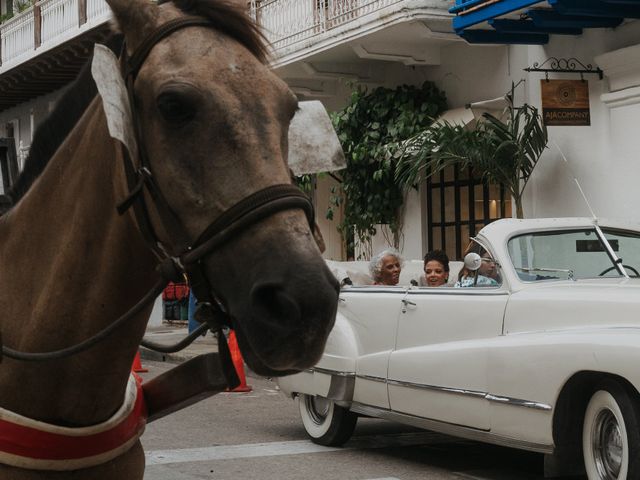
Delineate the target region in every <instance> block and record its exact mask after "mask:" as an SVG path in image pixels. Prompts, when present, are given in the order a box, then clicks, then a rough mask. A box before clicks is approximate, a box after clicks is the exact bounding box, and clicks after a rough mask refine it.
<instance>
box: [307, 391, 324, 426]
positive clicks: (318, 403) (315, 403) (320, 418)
mask: <svg viewBox="0 0 640 480" xmlns="http://www.w3.org/2000/svg"><path fill="white" fill-rule="evenodd" d="M304 401H305V404H306V407H307V411H308V412H309V415H310V416H311V419H312V420H313V421H314V423H316V424H317V425H320V424H322V423H323V422H324V421H325V420H326V418H327V415H329V408H330V407H331V402H330V401H329V400H327V399H326V398H322V397H312V396H310V395H305V397H304Z"/></svg>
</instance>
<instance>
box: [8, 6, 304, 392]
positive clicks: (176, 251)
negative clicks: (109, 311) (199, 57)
mask: <svg viewBox="0 0 640 480" xmlns="http://www.w3.org/2000/svg"><path fill="white" fill-rule="evenodd" d="M187 27H207V28H214V26H213V25H212V24H211V22H209V21H208V20H206V19H203V18H200V17H181V18H177V19H174V20H170V21H168V22H166V23H164V24H163V25H161V26H160V27H158V28H156V29H155V30H154V31H153V32H151V33H150V34H149V35H148V36H147V37H146V38H145V39H144V40H143V41H142V43H141V44H140V45H139V46H138V48H137V49H136V51H135V52H134V53H133V54H132V55H131V56H130V57H128V56H127V55H126V47H123V58H122V65H123V76H124V78H125V83H126V86H127V91H128V95H129V102H130V105H131V111H132V115H133V126H134V129H135V135H136V138H137V144H138V152H131V153H132V155H137V156H138V163H139V164H138V165H136V164H135V163H134V160H133V159H132V158H131V155H130V154H129V152H128V150H127V149H126V148H124V147H123V146H122V145H121V150H122V157H123V160H124V170H125V174H126V179H127V184H128V188H129V194H128V196H127V198H126V199H125V200H124V201H122V202H121V203H120V204H119V205H118V207H117V209H118V212H119V213H120V214H121V215H122V214H124V213H125V212H126V211H127V210H128V209H129V208H133V210H134V217H135V221H136V223H137V225H138V228H139V230H140V232H141V233H142V235H143V237H144V239H145V241H146V243H147V244H148V246H149V248H150V249H151V251H152V252H154V254H155V255H156V256H157V258H158V259H159V265H158V270H159V272H160V273H161V275H162V280H160V281H159V282H158V283H157V284H156V285H155V286H154V288H153V289H152V290H151V291H150V292H149V293H147V295H145V297H144V298H143V299H142V300H140V301H139V302H138V303H137V304H136V305H135V306H134V307H133V308H132V309H130V310H129V311H128V312H126V313H125V314H124V315H123V316H122V317H120V318H119V319H118V320H116V321H115V322H113V323H112V324H111V325H109V326H108V327H106V328H105V329H104V330H103V331H101V332H99V333H98V334H96V335H94V336H93V337H91V338H89V339H87V340H85V341H83V342H81V343H79V344H77V345H74V346H72V347H69V348H66V349H63V350H58V351H55V352H46V353H25V352H17V351H15V350H12V349H9V348H7V347H4V346H3V347H2V351H3V353H4V354H5V355H7V356H9V357H11V358H15V359H18V360H27V361H39V360H50V359H52V358H62V357H65V356H69V355H72V354H75V353H78V352H80V351H83V350H86V349H87V348H89V347H91V346H93V345H95V344H96V343H98V342H99V341H100V340H102V339H103V338H104V337H106V336H107V335H109V334H110V333H111V332H113V331H114V330H115V329H117V328H118V327H119V326H120V325H122V324H123V323H125V322H126V321H128V320H129V319H130V318H132V317H133V316H135V315H136V314H137V313H139V312H140V311H142V310H143V309H144V307H145V306H146V305H148V304H149V303H151V302H152V301H153V300H155V298H156V297H157V296H158V295H159V293H160V292H161V291H162V289H164V287H165V286H166V284H167V283H168V282H169V281H181V280H182V278H183V275H186V276H187V277H188V278H189V283H190V286H191V288H192V290H193V292H194V294H195V296H196V298H197V299H198V303H199V305H200V308H199V311H198V312H197V318H198V319H199V320H200V321H203V322H206V323H207V324H208V327H209V328H210V329H212V330H214V331H220V330H221V328H222V326H223V325H228V326H231V318H230V316H229V315H228V314H227V313H226V312H225V311H224V307H223V306H222V305H221V304H220V302H219V300H218V299H217V298H216V297H215V295H214V294H213V293H212V292H214V289H213V286H212V285H211V283H210V281H209V280H208V278H207V276H206V274H205V272H204V269H203V265H202V260H203V259H204V257H206V256H207V255H208V254H210V253H211V252H212V251H213V250H215V249H217V248H219V247H220V246H222V245H223V244H225V243H226V242H228V241H229V240H230V239H231V238H233V237H234V236H235V235H237V234H238V233H240V232H241V231H243V230H244V229H246V228H248V227H250V226H251V225H254V224H256V223H257V222H259V221H261V220H263V219H265V218H267V217H269V216H271V215H273V214H275V213H278V212H281V211H284V210H291V209H302V210H304V212H305V214H306V217H307V220H308V222H309V225H310V227H311V229H312V230H313V228H314V224H315V221H314V211H313V205H312V203H311V201H310V200H309V198H308V197H307V196H306V195H305V194H304V193H303V192H302V191H300V189H299V188H297V187H295V186H294V185H292V184H280V185H272V186H269V187H267V188H264V189H262V190H259V191H256V192H254V193H253V194H251V195H249V196H248V197H246V198H244V199H243V200H241V201H239V202H238V203H237V204H235V205H233V206H232V207H231V208H229V209H228V210H226V211H225V212H223V213H222V214H221V215H220V216H219V217H218V218H217V219H215V220H214V221H212V222H211V224H210V225H209V226H208V227H207V228H205V229H204V231H203V232H202V233H201V234H200V236H199V237H198V238H197V239H196V240H195V241H192V240H191V239H190V237H189V235H188V234H187V232H186V229H185V228H184V225H183V224H182V222H181V220H180V218H179V217H178V216H177V215H176V213H175V212H174V210H173V209H172V208H171V206H170V204H169V202H168V201H167V200H166V198H165V196H164V195H163V193H162V191H161V189H160V188H159V185H158V183H157V182H156V180H155V178H154V176H153V173H152V169H151V165H150V162H149V157H148V153H147V149H146V148H145V144H144V141H143V138H142V128H141V127H142V125H141V119H140V116H139V115H136V111H135V108H134V106H135V103H134V100H135V99H134V83H135V80H136V77H137V75H138V73H139V71H140V69H141V68H142V65H143V63H144V61H145V60H146V58H147V56H148V55H149V53H150V52H151V50H152V49H153V47H154V46H155V45H156V44H157V43H158V42H159V41H161V40H162V39H164V38H166V37H167V36H169V35H171V34H172V33H174V32H176V31H178V30H181V29H183V28H187ZM145 189H146V191H147V192H148V196H145V195H144V190H145ZM146 198H149V199H150V200H151V202H152V204H153V207H154V210H155V212H157V214H158V217H159V220H160V222H161V224H162V228H163V229H164V231H165V232H166V233H167V234H168V235H169V237H170V239H171V242H172V245H170V246H169V245H165V244H164V243H163V242H162V241H161V240H160V239H159V237H158V235H157V234H156V233H155V230H154V228H153V225H152V222H151V218H150V215H149V209H148V206H147V200H146ZM219 339H221V340H220V342H219V352H220V356H221V360H222V362H223V365H224V367H225V368H224V370H225V374H226V375H227V378H228V380H229V383H230V384H233V383H236V382H237V378H234V376H235V369H234V368H233V364H232V362H231V359H230V356H229V352H228V347H227V345H226V342H225V341H223V340H222V339H224V335H222V334H220V335H219Z"/></svg>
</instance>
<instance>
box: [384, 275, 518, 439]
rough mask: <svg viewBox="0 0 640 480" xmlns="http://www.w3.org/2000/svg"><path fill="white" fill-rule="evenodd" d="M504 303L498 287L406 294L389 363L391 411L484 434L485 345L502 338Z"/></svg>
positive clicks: (487, 422)
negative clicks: (477, 430)
mask: <svg viewBox="0 0 640 480" xmlns="http://www.w3.org/2000/svg"><path fill="white" fill-rule="evenodd" d="M507 299H508V293H507V291H506V290H505V289H503V288H501V287H498V288H416V289H412V290H410V291H409V292H408V294H407V296H406V298H405V299H404V307H403V308H402V309H401V314H400V316H399V320H398V331H397V339H396V345H395V349H394V351H393V352H392V353H391V355H390V357H389V370H388V378H387V382H388V385H389V399H390V406H391V409H392V410H394V411H397V412H402V413H407V414H410V415H415V416H419V417H423V418H428V419H433V420H438V421H442V422H448V423H453V424H457V425H465V426H469V427H473V428H477V429H483V430H489V429H490V419H489V405H488V402H487V400H486V398H485V394H486V393H487V384H488V380H487V361H488V358H487V357H488V356H487V348H486V341H487V340H489V339H491V338H495V337H496V336H499V335H501V334H502V325H503V318H504V311H505V307H506V304H507Z"/></svg>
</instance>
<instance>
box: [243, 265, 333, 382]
mask: <svg viewBox="0 0 640 480" xmlns="http://www.w3.org/2000/svg"><path fill="white" fill-rule="evenodd" d="M313 276H314V277H319V278H304V279H293V281H292V280H288V281H275V280H273V279H267V280H262V281H258V282H256V283H255V284H254V285H253V287H252V288H251V290H250V293H249V299H248V302H247V304H246V306H247V308H246V309H244V312H243V314H244V315H243V318H238V319H236V320H235V321H234V324H235V326H236V333H237V335H238V342H239V345H240V349H241V351H242V353H243V356H244V358H245V360H246V361H247V364H248V365H249V366H250V367H251V368H252V370H254V371H255V372H256V373H259V374H262V375H269V376H281V375H287V374H290V373H295V372H297V371H300V370H303V369H305V368H309V367H311V366H313V365H314V364H315V363H316V362H317V361H318V360H319V359H320V356H321V355H322V352H323V350H324V345H325V342H326V340H327V337H328V336H329V332H330V331H331V329H332V328H333V324H334V322H335V316H336V309H337V300H338V293H339V286H338V283H337V281H336V280H335V278H334V277H333V275H331V273H330V272H329V270H328V269H327V268H326V266H324V265H322V267H321V268H320V269H318V271H316V272H315V275H313Z"/></svg>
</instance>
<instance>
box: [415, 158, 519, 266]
mask: <svg viewBox="0 0 640 480" xmlns="http://www.w3.org/2000/svg"><path fill="white" fill-rule="evenodd" d="M503 217H511V197H510V196H509V194H508V193H507V192H506V190H505V189H504V187H503V186H502V185H489V184H487V183H486V182H483V181H482V179H481V178H479V177H478V176H477V175H476V176H474V175H473V172H471V170H470V169H465V170H462V169H460V168H458V167H455V168H453V167H452V168H448V169H446V170H444V171H442V172H440V174H439V175H435V176H434V177H431V178H429V179H428V180H427V242H428V245H429V249H430V250H433V249H441V250H444V251H446V252H447V255H448V256H449V258H451V259H452V260H453V259H461V257H462V253H463V251H464V249H465V248H466V247H467V244H468V243H469V237H473V236H475V235H476V234H477V233H478V231H480V229H481V228H482V227H484V226H485V225H487V224H489V223H491V222H492V221H494V220H497V219H499V218H503Z"/></svg>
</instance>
